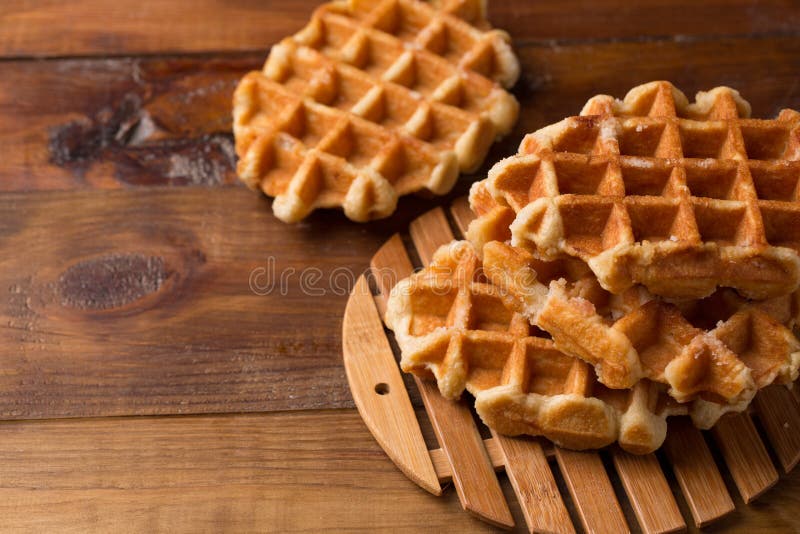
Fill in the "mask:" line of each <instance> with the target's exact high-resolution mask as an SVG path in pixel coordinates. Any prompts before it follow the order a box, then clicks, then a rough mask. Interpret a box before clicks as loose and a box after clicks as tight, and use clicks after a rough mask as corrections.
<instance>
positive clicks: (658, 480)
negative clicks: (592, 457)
mask: <svg viewBox="0 0 800 534" xmlns="http://www.w3.org/2000/svg"><path fill="white" fill-rule="evenodd" d="M611 457H612V458H613V460H614V466H615V467H616V468H617V473H619V477H620V480H621V481H622V486H623V487H624V488H625V493H627V495H628V500H629V501H630V502H631V506H632V507H633V511H634V513H635V514H636V519H638V520H639V525H640V526H641V527H642V531H644V532H645V533H648V534H650V533H666V532H677V531H679V530H682V529H685V528H686V523H685V522H684V520H683V516H681V512H680V509H679V508H678V503H677V502H675V497H674V496H673V495H672V491H670V488H669V483H668V482H667V479H666V478H665V477H664V473H663V471H661V466H660V465H659V463H658V459H657V458H656V456H655V454H644V455H641V456H640V455H636V454H630V453H627V452H625V451H623V450H621V449H619V448H617V447H613V448H612V449H611Z"/></svg>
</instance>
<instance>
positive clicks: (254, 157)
mask: <svg viewBox="0 0 800 534" xmlns="http://www.w3.org/2000/svg"><path fill="white" fill-rule="evenodd" d="M437 6H438V7H439V8H440V9H436V7H434V6H432V5H428V4H425V3H422V2H418V1H416V0H382V1H379V2H372V1H366V0H350V1H342V0H340V1H334V2H330V3H328V4H325V5H323V6H321V7H320V8H318V9H317V10H316V11H315V12H314V14H313V15H312V18H311V21H310V22H309V24H308V25H307V26H306V27H305V28H304V29H303V30H301V31H300V32H298V33H297V34H295V35H294V36H292V37H289V38H287V39H284V40H283V41H282V42H280V43H279V44H277V45H275V46H274V47H273V48H272V50H271V52H270V55H269V58H268V59H267V61H266V63H265V65H264V68H263V70H262V71H254V72H251V73H249V74H247V75H246V76H245V77H244V78H243V79H242V81H241V82H240V84H239V86H238V87H237V89H236V92H235V94H234V99H233V113H234V126H233V128H234V135H235V137H236V152H237V155H238V156H239V163H238V166H237V171H238V174H239V176H240V178H241V179H242V180H243V181H244V182H245V183H247V184H248V185H249V186H250V187H252V188H254V189H260V190H262V191H263V192H265V193H266V194H267V195H270V196H273V197H275V201H274V203H273V211H274V212H275V214H276V216H277V217H278V218H280V219H281V220H283V221H286V222H294V221H298V220H300V219H302V218H304V217H305V216H307V215H308V214H309V213H310V212H311V211H312V210H314V209H315V208H318V207H335V206H342V207H343V208H344V212H345V214H346V215H347V217H349V218H350V219H353V220H356V221H366V220H370V219H375V218H381V217H386V216H388V215H390V214H391V213H392V212H393V211H394V209H395V207H396V203H397V198H398V196H400V195H405V194H408V193H413V192H417V191H429V192H432V193H434V194H444V193H446V192H448V191H449V190H450V189H451V188H452V187H453V184H454V183H455V180H456V178H457V177H458V173H459V171H465V172H468V171H471V170H474V169H475V168H477V167H478V166H479V165H480V163H481V162H482V161H483V158H484V157H485V155H486V152H487V150H488V148H489V145H490V144H491V143H492V142H493V141H494V140H495V139H496V138H498V137H500V136H502V135H505V134H506V133H508V132H509V131H510V129H511V127H512V126H513V124H514V122H515V121H516V118H517V114H518V108H519V105H518V103H517V101H516V100H515V99H514V97H513V96H512V95H511V94H510V93H508V92H507V91H505V90H504V89H503V87H509V86H511V85H513V84H514V82H515V81H516V79H517V77H518V75H519V64H518V62H517V59H516V57H515V56H514V54H513V53H512V51H511V47H510V45H509V38H508V35H507V34H505V33H504V32H502V31H499V30H492V29H490V28H488V23H486V21H485V19H484V17H483V12H482V4H481V3H480V2H476V1H474V0H473V1H466V0H461V1H458V0H450V1H442V2H437ZM459 17H464V18H459ZM473 24H474V25H473Z"/></svg>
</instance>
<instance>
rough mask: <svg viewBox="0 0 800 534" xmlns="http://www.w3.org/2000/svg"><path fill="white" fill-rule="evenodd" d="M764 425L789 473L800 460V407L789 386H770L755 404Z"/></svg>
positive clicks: (770, 440) (757, 398) (782, 463)
mask: <svg viewBox="0 0 800 534" xmlns="http://www.w3.org/2000/svg"><path fill="white" fill-rule="evenodd" d="M753 405H754V406H755V409H756V413H758V418H759V420H760V421H761V425H762V426H763V427H764V430H765V431H766V433H767V438H768V439H769V442H770V444H771V445H772V448H773V450H774V451H775V454H776V455H777V457H778V460H780V462H781V465H782V466H783V469H784V471H786V472H787V473H788V472H789V471H791V470H792V469H794V468H795V466H796V465H797V462H798V460H800V404H799V403H798V401H797V399H796V398H795V397H794V395H792V392H791V391H790V390H789V389H788V388H787V387H785V386H778V385H774V386H769V387H767V388H765V389H763V390H762V391H760V392H759V393H758V395H756V398H755V399H754V401H753Z"/></svg>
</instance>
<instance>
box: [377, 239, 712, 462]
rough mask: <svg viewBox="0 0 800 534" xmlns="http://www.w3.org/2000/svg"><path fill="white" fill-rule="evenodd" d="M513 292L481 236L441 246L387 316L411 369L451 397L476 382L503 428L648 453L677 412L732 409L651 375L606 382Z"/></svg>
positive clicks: (482, 406)
mask: <svg viewBox="0 0 800 534" xmlns="http://www.w3.org/2000/svg"><path fill="white" fill-rule="evenodd" d="M505 301H506V298H505V296H504V294H503V292H502V291H500V290H499V287H498V286H495V285H493V284H492V283H491V282H490V281H489V280H488V279H486V278H485V276H484V275H483V272H482V267H481V263H480V260H479V259H478V257H477V254H476V253H475V250H474V248H473V247H472V245H470V244H469V243H468V242H466V241H460V242H453V243H451V244H449V245H445V246H443V247H441V248H440V249H439V250H438V251H437V252H436V254H435V255H434V258H433V261H432V262H431V264H430V265H429V266H428V267H427V268H425V269H424V270H422V271H420V272H418V273H416V274H414V275H412V276H411V277H409V278H407V279H405V280H403V281H401V282H400V283H398V284H397V285H396V286H395V288H394V290H393V291H392V293H391V296H390V298H389V302H388V306H387V311H386V324H387V325H388V326H389V327H390V328H391V329H393V330H394V333H395V336H396V339H397V342H398V344H399V346H400V348H401V351H402V359H401V366H402V368H403V370H404V371H407V372H412V373H415V374H418V375H420V376H423V377H429V378H430V377H433V378H435V379H436V381H437V384H438V387H439V390H440V392H441V393H442V395H444V396H445V397H447V398H450V399H456V398H458V397H459V396H460V395H461V393H462V392H463V391H464V390H465V389H466V390H467V391H469V392H470V393H472V394H473V395H474V396H475V407H476V410H477V412H478V414H479V415H480V416H481V418H482V419H483V421H484V422H485V423H486V424H487V425H488V426H490V427H491V428H494V429H495V430H496V431H498V432H500V433H501V434H506V435H518V434H529V435H537V436H545V437H547V438H548V439H550V440H552V441H554V442H555V443H557V444H559V445H561V446H564V447H568V448H573V449H588V448H599V447H602V446H605V445H608V444H610V443H613V442H614V441H618V442H619V443H620V445H621V446H622V447H623V448H624V449H626V450H628V451H631V452H634V453H637V454H643V453H647V452H651V451H653V450H655V449H657V448H658V447H659V446H660V445H661V443H662V442H663V440H664V438H665V436H666V417H667V416H669V415H682V414H687V413H692V412H694V411H696V410H697V409H700V410H703V409H705V410H706V414H705V416H706V417H707V418H709V417H719V416H720V415H722V413H724V407H715V405H713V403H707V404H709V405H710V408H705V407H704V406H700V405H698V403H697V402H695V403H687V404H679V403H677V402H675V401H674V400H673V399H671V398H670V397H668V396H667V395H666V394H665V393H664V387H663V386H662V385H660V384H657V383H655V382H652V381H649V380H646V379H645V380H641V381H639V382H638V383H637V384H635V385H634V386H633V387H632V388H631V389H627V390H611V389H608V388H606V387H605V386H603V385H602V384H600V383H599V382H598V381H597V379H596V377H595V374H594V372H593V371H592V368H591V367H590V366H589V365H587V364H586V363H585V362H583V361H582V360H580V359H578V358H574V357H572V356H568V355H567V354H564V353H563V352H561V351H560V350H558V348H557V347H556V345H555V344H554V343H553V341H552V340H551V339H549V338H548V336H547V334H546V333H544V332H543V331H542V330H539V329H538V328H536V327H533V326H531V325H530V323H529V321H528V319H527V318H526V317H524V316H523V315H520V314H518V313H514V312H512V311H510V310H509V309H508V308H507V306H506V302H505ZM712 410H715V411H712ZM715 420H716V419H714V421H715ZM714 421H711V424H713V422H714Z"/></svg>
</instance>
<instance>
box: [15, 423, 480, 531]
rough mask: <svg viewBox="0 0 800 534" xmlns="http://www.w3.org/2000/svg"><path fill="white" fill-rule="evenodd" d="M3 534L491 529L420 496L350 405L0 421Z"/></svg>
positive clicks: (453, 502)
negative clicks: (300, 409)
mask: <svg viewBox="0 0 800 534" xmlns="http://www.w3.org/2000/svg"><path fill="white" fill-rule="evenodd" d="M0 428H2V434H3V439H2V440H0V462H2V465H3V476H2V478H1V479H0V514H2V516H3V518H4V519H3V529H4V530H8V531H13V532H53V531H58V532H76V533H77V532H88V531H92V532H97V531H104V532H154V531H159V532H201V531H204V532H230V531H237V532H256V531H259V532H263V531H264V530H265V529H266V530H270V531H278V532H303V531H304V532H319V531H322V530H336V531H343V530H351V529H362V530H376V529H377V530H391V531H406V532H414V531H418V528H419V524H420V520H421V518H424V524H425V526H426V528H430V529H434V530H442V529H450V528H457V529H459V530H462V531H478V532H492V531H494V530H493V529H492V528H491V527H490V526H488V525H486V524H485V523H482V522H480V521H478V520H476V519H474V518H471V517H470V516H469V514H465V513H464V512H463V510H462V509H461V507H460V506H459V503H458V499H456V498H455V495H454V494H453V493H452V492H450V493H449V495H445V496H443V497H441V498H435V497H432V496H431V495H429V494H427V493H425V492H423V491H419V490H418V489H417V488H416V487H415V486H414V484H413V483H412V482H410V481H409V480H408V479H406V477H405V475H403V474H402V473H400V472H399V471H398V470H397V468H396V467H395V466H394V465H392V462H390V461H389V460H388V458H386V456H385V454H384V453H383V451H382V450H381V449H380V447H379V446H378V445H377V444H376V443H375V441H374V439H373V438H372V436H371V435H370V434H369V432H368V431H367V429H366V427H364V423H363V422H362V420H361V418H360V417H359V415H358V413H356V411H355V410H337V411H321V412H293V413H276V414H268V415H264V414H257V415H255V414H254V415H236V416H203V417H168V418H112V419H93V420H62V421H48V422H37V423H31V422H27V421H26V422H15V423H6V424H3V425H2V426H1V427H0Z"/></svg>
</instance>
